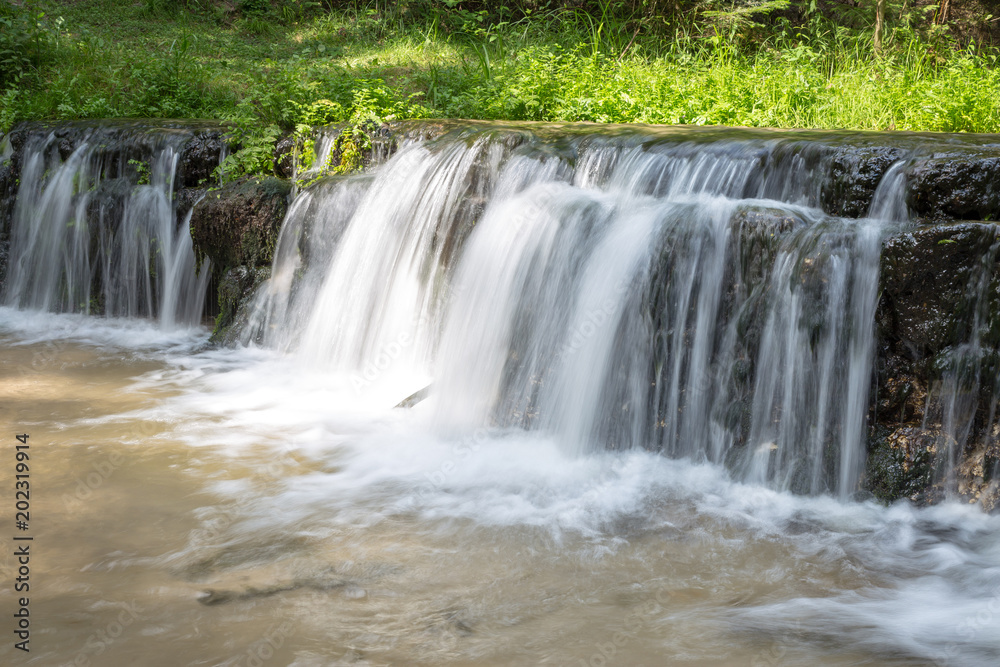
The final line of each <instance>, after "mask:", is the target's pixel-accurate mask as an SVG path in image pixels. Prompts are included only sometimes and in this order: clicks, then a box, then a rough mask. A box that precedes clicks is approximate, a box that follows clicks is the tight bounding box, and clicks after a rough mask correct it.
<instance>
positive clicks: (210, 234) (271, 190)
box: [191, 178, 292, 275]
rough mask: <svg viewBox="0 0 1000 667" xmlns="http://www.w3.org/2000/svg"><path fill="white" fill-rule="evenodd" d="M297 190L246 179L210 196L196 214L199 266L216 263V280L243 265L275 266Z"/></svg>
mask: <svg viewBox="0 0 1000 667" xmlns="http://www.w3.org/2000/svg"><path fill="white" fill-rule="evenodd" d="M291 187H292V186H291V183H289V182H288V181H284V180H281V179H277V178H243V179H240V180H238V181H235V182H233V183H230V184H228V185H226V186H224V187H222V188H220V189H218V190H209V191H208V193H207V194H206V195H205V197H204V199H202V200H201V201H200V202H198V204H197V205H195V207H194V210H193V211H192V213H191V238H192V239H193V241H194V249H195V255H196V256H197V257H198V259H199V262H200V261H201V260H202V259H203V258H205V257H208V258H210V259H211V260H212V265H213V266H214V267H215V270H216V272H217V273H216V275H219V274H220V273H221V272H224V271H226V270H227V269H229V268H232V267H234V266H239V265H245V266H248V267H254V266H267V265H269V264H270V263H271V259H272V255H273V253H274V246H275V243H276V242H277V240H278V232H279V231H280V230H281V223H282V220H284V217H285V211H287V210H288V196H289V194H290V193H291Z"/></svg>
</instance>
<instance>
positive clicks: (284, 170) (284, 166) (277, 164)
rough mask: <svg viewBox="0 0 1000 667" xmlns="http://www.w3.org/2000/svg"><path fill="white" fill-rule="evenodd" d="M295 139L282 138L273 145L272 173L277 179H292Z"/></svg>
mask: <svg viewBox="0 0 1000 667" xmlns="http://www.w3.org/2000/svg"><path fill="white" fill-rule="evenodd" d="M295 153H296V146H295V138H294V137H282V138H281V139H279V140H278V143H276V144H275V145H274V173H275V174H277V175H278V177H279V178H292V176H293V175H294V173H295Z"/></svg>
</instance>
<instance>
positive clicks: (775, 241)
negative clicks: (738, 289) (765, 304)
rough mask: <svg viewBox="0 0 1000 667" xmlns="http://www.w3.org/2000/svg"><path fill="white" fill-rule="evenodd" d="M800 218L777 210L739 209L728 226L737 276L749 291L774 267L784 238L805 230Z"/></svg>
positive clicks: (763, 208)
mask: <svg viewBox="0 0 1000 667" xmlns="http://www.w3.org/2000/svg"><path fill="white" fill-rule="evenodd" d="M805 224H806V223H805V221H804V220H802V218H800V217H799V216H797V215H795V214H794V213H791V212H789V211H785V210H782V209H779V208H766V207H741V208H740V209H739V210H737V212H736V214H735V215H734V216H733V219H732V222H731V223H730V225H731V227H732V229H733V230H734V238H735V239H736V241H737V242H738V250H737V253H738V257H739V266H740V275H739V278H738V280H740V281H741V282H742V283H744V284H745V285H746V286H747V287H748V288H751V287H752V286H755V285H759V284H760V282H761V280H762V279H763V276H764V275H765V273H766V272H767V271H768V270H769V267H770V266H772V265H773V264H774V258H775V256H776V255H777V252H778V248H779V247H780V246H781V239H782V237H783V236H784V235H785V234H788V233H789V232H792V231H794V230H796V229H799V228H800V227H803V226H805Z"/></svg>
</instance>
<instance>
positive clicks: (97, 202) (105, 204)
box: [87, 178, 135, 222]
mask: <svg viewBox="0 0 1000 667" xmlns="http://www.w3.org/2000/svg"><path fill="white" fill-rule="evenodd" d="M134 187H135V186H134V185H133V184H132V182H131V181H130V180H129V179H128V178H109V179H105V180H103V181H101V182H100V183H99V184H98V185H97V187H96V188H95V189H94V191H93V192H92V193H91V195H90V201H89V203H88V206H87V217H88V218H89V219H90V220H92V221H95V222H102V221H109V220H121V219H122V215H123V213H124V210H125V203H126V202H127V201H128V198H129V197H130V196H131V194H132V189H133V188H134Z"/></svg>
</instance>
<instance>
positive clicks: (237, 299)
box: [212, 266, 271, 345]
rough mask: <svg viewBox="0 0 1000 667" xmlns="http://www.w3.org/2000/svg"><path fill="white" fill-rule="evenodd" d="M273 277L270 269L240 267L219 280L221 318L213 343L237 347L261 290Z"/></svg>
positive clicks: (214, 332)
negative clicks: (254, 300)
mask: <svg viewBox="0 0 1000 667" xmlns="http://www.w3.org/2000/svg"><path fill="white" fill-rule="evenodd" d="M270 277H271V267H270V266H256V267H248V266H236V267H233V268H231V269H229V270H228V271H226V273H225V275H223V276H222V278H221V279H220V280H219V289H218V300H219V301H218V305H219V315H218V317H217V318H216V320H215V330H214V331H213V332H212V341H213V342H217V343H221V344H223V345H234V344H236V343H237V342H238V341H239V339H240V334H241V333H242V332H243V330H244V329H245V326H246V324H247V320H248V319H249V316H250V312H251V309H252V307H253V299H254V295H255V294H256V292H257V288H258V287H260V285H261V284H263V283H264V281H266V280H267V279H268V278H270Z"/></svg>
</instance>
